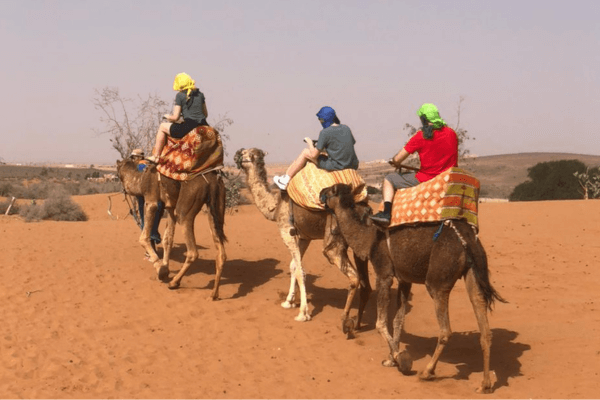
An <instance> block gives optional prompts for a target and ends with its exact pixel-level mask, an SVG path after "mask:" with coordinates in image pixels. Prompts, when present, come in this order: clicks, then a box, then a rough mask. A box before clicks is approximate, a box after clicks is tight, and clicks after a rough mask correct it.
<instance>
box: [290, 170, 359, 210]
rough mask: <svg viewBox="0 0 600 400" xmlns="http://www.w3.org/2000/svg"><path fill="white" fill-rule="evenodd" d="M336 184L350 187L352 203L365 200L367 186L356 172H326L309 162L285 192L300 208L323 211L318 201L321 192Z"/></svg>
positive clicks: (322, 206) (323, 207) (295, 176)
mask: <svg viewBox="0 0 600 400" xmlns="http://www.w3.org/2000/svg"><path fill="white" fill-rule="evenodd" d="M336 183H345V184H346V185H350V186H351V187H352V193H353V194H354V201H356V202H361V201H364V200H366V199H367V186H366V185H365V181H363V179H362V178H361V177H360V175H358V172H356V170H354V169H344V170H341V171H326V170H324V169H320V168H318V167H317V166H316V165H315V164H313V163H310V162H309V163H307V164H306V166H305V167H304V168H302V170H301V171H300V172H298V173H297V174H296V175H294V177H293V178H292V179H291V180H290V183H289V184H288V187H287V192H288V194H289V195H290V197H291V198H292V200H294V202H295V203H296V204H298V205H299V206H301V207H304V208H308V209H312V210H324V209H325V206H324V205H323V204H321V201H320V200H319V195H320V194H321V190H323V189H325V188H328V187H330V186H333V185H335V184H336Z"/></svg>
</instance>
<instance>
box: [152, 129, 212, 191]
mask: <svg viewBox="0 0 600 400" xmlns="http://www.w3.org/2000/svg"><path fill="white" fill-rule="evenodd" d="M222 166H223V143H222V142H221V135H219V132H217V131H216V130H215V129H214V128H212V127H210V126H199V127H197V128H195V129H194V130H192V131H191V132H190V133H188V134H187V135H185V136H184V137H183V138H181V139H173V138H171V137H168V140H167V144H166V145H165V147H164V149H163V151H162V154H161V155H160V160H159V165H158V166H157V167H156V168H157V169H158V172H160V173H161V174H163V175H164V176H166V177H169V178H171V179H175V180H178V181H185V180H188V179H192V178H194V177H195V176H196V175H198V174H200V173H202V172H204V171H207V170H209V169H213V168H218V167H222Z"/></svg>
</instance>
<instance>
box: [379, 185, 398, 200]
mask: <svg viewBox="0 0 600 400" xmlns="http://www.w3.org/2000/svg"><path fill="white" fill-rule="evenodd" d="M381 191H382V194H383V201H384V202H385V201H392V200H393V199H394V193H395V190H394V186H393V185H392V184H391V183H390V181H388V180H387V179H384V180H383V187H382V189H381Z"/></svg>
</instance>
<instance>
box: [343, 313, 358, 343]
mask: <svg viewBox="0 0 600 400" xmlns="http://www.w3.org/2000/svg"><path fill="white" fill-rule="evenodd" d="M354 327H355V324H354V320H353V319H352V318H344V320H343V321H342V332H344V334H345V335H346V339H354V338H355V337H356V336H355V334H354V332H355V329H354Z"/></svg>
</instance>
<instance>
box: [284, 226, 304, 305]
mask: <svg viewBox="0 0 600 400" xmlns="http://www.w3.org/2000/svg"><path fill="white" fill-rule="evenodd" d="M297 245H298V252H299V254H300V264H296V261H295V257H294V253H292V250H290V253H292V261H290V289H289V291H288V295H287V297H286V299H285V301H284V302H283V303H281V307H283V308H294V307H295V306H296V305H295V304H294V300H295V298H296V283H297V279H296V265H300V268H302V264H301V263H302V257H304V253H305V252H306V250H307V249H308V245H310V240H308V239H302V238H300V239H298V241H297Z"/></svg>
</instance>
